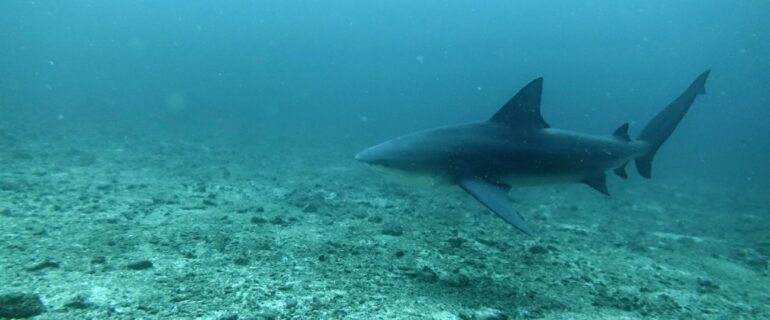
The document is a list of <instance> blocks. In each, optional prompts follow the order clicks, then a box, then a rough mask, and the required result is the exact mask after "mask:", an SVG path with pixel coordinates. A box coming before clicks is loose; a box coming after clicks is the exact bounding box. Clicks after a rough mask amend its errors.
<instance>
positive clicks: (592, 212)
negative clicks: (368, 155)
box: [0, 130, 770, 320]
mask: <svg viewBox="0 0 770 320" xmlns="http://www.w3.org/2000/svg"><path fill="white" fill-rule="evenodd" d="M362 146H363V145H359V144H356V145H355V146H339V144H334V143H328V144H326V143H308V144H306V145H303V144H301V143H296V142H295V143H281V141H280V140H274V141H273V142H270V143H267V142H259V143H254V145H252V146H251V147H249V148H245V147H244V146H243V145H236V144H233V143H228V142H227V141H226V139H216V138H167V137H162V136H158V137H153V136H151V135H146V136H138V135H131V134H123V135H121V134H93V133H91V134H89V135H81V134H78V133H76V132H72V133H62V134H58V135H56V136H55V137H52V136H46V135H41V134H35V133H30V132H14V131H13V130H6V131H3V133H2V134H0V165H1V167H0V168H2V169H1V170H0V238H1V239H2V240H1V241H0V270H1V271H0V293H4V294H7V293H29V294H37V295H38V296H39V298H40V300H41V301H42V302H43V304H44V305H45V312H43V313H42V314H40V315H39V316H37V317H36V318H37V319H230V320H232V319H637V318H657V319H770V277H768V272H769V270H768V258H769V257H770V232H768V230H770V228H769V227H770V222H769V221H770V219H769V218H770V213H769V212H768V210H770V209H769V208H770V198H767V197H766V194H765V193H764V192H766V190H764V191H763V189H762V188H760V187H756V188H751V187H748V186H747V187H736V186H731V185H724V184H722V183H719V182H716V181H709V180H702V181H701V180H699V179H702V177H692V176H676V177H670V178H668V179H653V180H651V181H643V180H642V179H641V178H639V177H637V176H635V175H632V177H631V179H630V180H629V181H624V182H621V181H620V180H619V179H618V178H616V177H613V178H611V180H610V182H609V184H610V189H611V192H612V193H613V196H612V197H609V198H608V197H605V196H603V195H601V194H599V193H597V192H595V191H593V190H591V189H589V188H588V187H585V186H581V185H563V186H549V187H536V188H524V189H515V191H513V192H512V194H511V195H512V197H513V199H514V200H515V203H516V207H517V208H518V209H519V210H520V211H521V212H522V213H523V214H524V215H525V216H526V217H527V219H528V221H529V223H530V225H531V226H532V228H533V229H534V231H535V232H536V235H535V236H532V237H528V236H525V235H523V234H521V233H519V232H517V231H515V230H514V229H513V228H511V227H510V226H508V225H507V224H505V223H504V222H503V221H502V220H500V219H499V218H497V217H495V216H494V215H493V214H491V213H489V212H487V211H486V210H485V209H484V208H483V207H482V206H481V205H480V204H478V203H477V202H476V201H474V200H473V199H472V198H471V197H470V196H468V195H466V194H464V193H463V192H462V191H461V190H459V189H458V188H456V187H449V186H443V187H431V186H429V185H417V186H412V185H408V184H403V183H397V182H395V181H394V180H393V179H390V178H387V177H384V176H383V175H381V174H379V173H378V172H377V171H376V170H373V169H372V168H368V167H367V166H365V165H362V164H359V163H356V162H355V161H354V160H353V159H352V154H353V152H355V150H356V149H357V148H359V147H362ZM142 261H148V262H149V263H147V262H145V263H144V264H145V265H144V267H146V268H142V266H141V264H140V265H139V266H135V267H134V268H130V267H129V266H130V265H132V264H135V263H137V262H142ZM149 264H151V266H149Z"/></svg>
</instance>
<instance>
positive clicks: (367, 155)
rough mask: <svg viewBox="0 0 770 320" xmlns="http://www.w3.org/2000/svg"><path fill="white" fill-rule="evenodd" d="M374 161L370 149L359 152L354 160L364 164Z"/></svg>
mask: <svg viewBox="0 0 770 320" xmlns="http://www.w3.org/2000/svg"><path fill="white" fill-rule="evenodd" d="M375 159H376V157H375V155H374V152H372V149H371V148H369V149H366V150H364V151H361V152H359V153H357V154H356V160H358V161H361V162H365V163H372V162H374V161H375Z"/></svg>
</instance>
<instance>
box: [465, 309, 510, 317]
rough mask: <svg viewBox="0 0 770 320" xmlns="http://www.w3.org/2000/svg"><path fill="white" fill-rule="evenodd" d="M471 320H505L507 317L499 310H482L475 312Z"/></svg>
mask: <svg viewBox="0 0 770 320" xmlns="http://www.w3.org/2000/svg"><path fill="white" fill-rule="evenodd" d="M471 319H472V320H507V319H508V316H506V315H505V313H503V312H502V311H500V310H497V309H492V308H484V309H481V310H476V311H474V312H473V314H472V315H471Z"/></svg>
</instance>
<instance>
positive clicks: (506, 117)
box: [489, 78, 550, 129]
mask: <svg viewBox="0 0 770 320" xmlns="http://www.w3.org/2000/svg"><path fill="white" fill-rule="evenodd" d="M542 92H543V78H537V79H535V80H532V82H530V83H528V84H527V85H526V86H524V88H521V90H519V93H517V94H516V95H515V96H514V97H513V98H511V100H509V101H508V103H506V104H505V105H504V106H503V107H502V108H500V110H498V111H497V113H495V115H494V116H492V119H489V121H490V122H494V123H497V124H502V125H506V126H512V127H516V128H522V129H531V128H536V129H543V128H549V127H550V126H549V125H548V123H546V122H545V120H543V116H542V115H541V114H540V97H541V94H542Z"/></svg>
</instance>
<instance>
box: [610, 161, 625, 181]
mask: <svg viewBox="0 0 770 320" xmlns="http://www.w3.org/2000/svg"><path fill="white" fill-rule="evenodd" d="M627 165H628V161H626V163H624V164H622V165H620V167H617V168H615V170H612V172H615V174H616V175H617V176H618V177H621V178H623V179H626V178H628V173H627V172H626V166H627Z"/></svg>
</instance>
